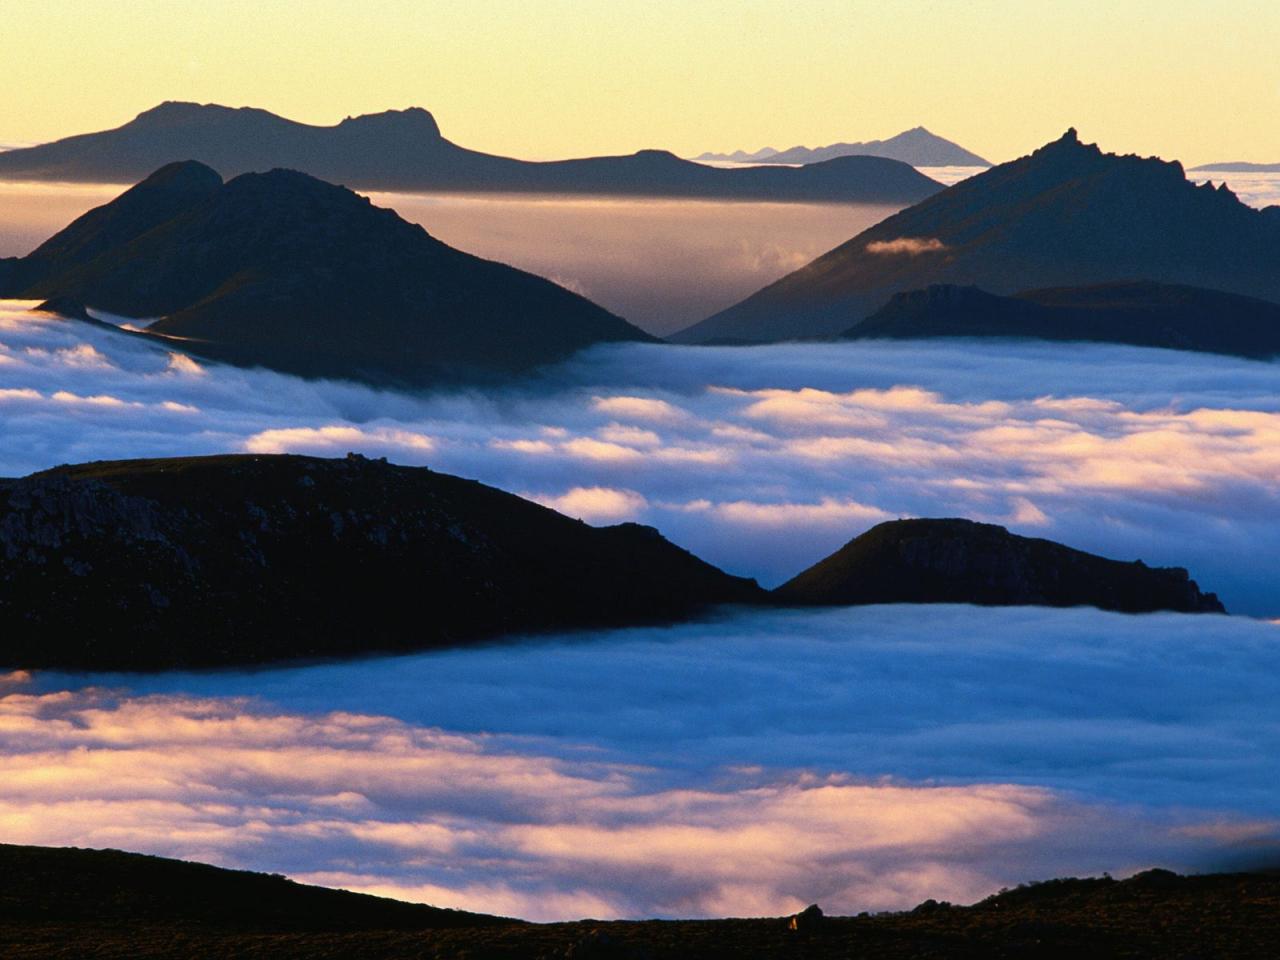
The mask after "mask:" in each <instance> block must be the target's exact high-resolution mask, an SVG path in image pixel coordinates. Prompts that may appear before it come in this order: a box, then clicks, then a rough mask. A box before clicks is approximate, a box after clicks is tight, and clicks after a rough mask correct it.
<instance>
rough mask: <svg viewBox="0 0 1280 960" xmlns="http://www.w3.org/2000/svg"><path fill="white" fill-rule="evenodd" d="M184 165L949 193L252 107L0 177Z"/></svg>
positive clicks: (814, 171)
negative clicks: (532, 152) (536, 157)
mask: <svg viewBox="0 0 1280 960" xmlns="http://www.w3.org/2000/svg"><path fill="white" fill-rule="evenodd" d="M181 160H198V161H200V162H202V163H204V164H206V165H208V166H210V167H213V168H214V169H215V170H217V171H218V172H219V173H221V174H222V175H223V176H225V177H235V176H239V175H240V174H243V173H255V172H256V173H262V172H265V171H268V170H273V169H275V168H278V167H281V168H287V169H292V170H300V171H302V172H303V173H309V174H311V175H312V176H314V177H319V178H320V179H323V180H329V181H331V182H333V183H344V184H348V185H351V186H355V187H359V188H361V189H376V190H422V191H435V192H455V193H458V192H461V193H490V192H497V193H555V194H565V193H567V194H603V195H621V196H659V197H703V198H721V199H739V200H743V199H753V200H789V201H801V200H803V201H818V200H828V201H843V202H865V203H914V202H915V201H917V200H920V199H923V198H924V197H927V196H928V195H929V194H931V193H933V192H935V191H936V190H938V189H940V187H939V185H938V184H937V183H935V182H934V181H933V180H930V179H929V178H928V177H926V176H924V175H922V174H920V173H918V172H916V171H915V170H913V169H910V168H909V167H907V166H906V165H904V164H900V163H895V162H892V161H889V160H885V159H883V158H874V157H862V158H858V159H849V158H841V159H840V160H839V161H835V162H831V163H825V164H819V165H816V166H813V167H811V168H809V169H803V170H793V169H786V168H762V169H755V168H752V169H745V170H718V169H713V168H711V167H707V166H704V165H703V164H699V163H693V162H691V161H688V160H681V159H680V158H679V157H676V156H675V155H674V154H671V153H668V152H666V151H664V150H641V151H640V152H638V153H634V154H631V155H629V156H616V157H591V158H585V159H580V160H557V161H549V162H531V161H526V160H515V159H512V158H509V157H499V156H494V155H492V154H487V153H479V152H477V151H475V150H468V149H466V148H464V147H460V146H458V145H456V144H454V143H452V142H450V141H449V140H446V139H445V138H444V136H443V135H442V134H441V132H440V128H439V126H438V125H437V124H436V121H435V118H434V117H433V116H432V115H431V114H430V113H428V112H427V111H426V110H422V109H420V108H417V107H413V108H410V109H408V110H388V111H387V112H385V113H377V114H370V115H367V116H361V117H349V118H347V119H346V120H343V121H342V122H341V123H339V124H337V125H336V126H332V127H319V126H311V125H308V124H303V123H296V122H294V121H292V120H286V119H284V118H283V117H278V116H276V115H275V114H273V113H268V112H267V111H265V110H257V109H253V108H249V107H242V108H239V109H233V108H230V107H223V106H218V105H216V104H204V105H201V104H195V103H174V102H169V103H162V104H161V105H160V106H158V107H155V108H153V109H151V110H147V111H146V112H144V113H141V114H139V115H138V116H137V117H136V118H134V119H133V120H131V121H129V122H128V123H126V124H125V125H124V126H122V127H117V128H116V129H114V130H104V131H101V132H99V133H87V134H81V135H79V136H74V137H67V138H66V139H64V140H58V141H56V142H54V143H46V144H42V145H40V146H36V147H28V148H26V149H19V150H11V151H8V152H5V153H2V154H0V179H8V180H71V181H95V182H106V183H133V182H135V181H136V180H139V179H141V178H142V177H145V176H146V175H147V174H149V173H150V172H151V171H153V170H155V169H157V168H159V167H161V166H163V165H165V164H168V163H172V162H176V161H181Z"/></svg>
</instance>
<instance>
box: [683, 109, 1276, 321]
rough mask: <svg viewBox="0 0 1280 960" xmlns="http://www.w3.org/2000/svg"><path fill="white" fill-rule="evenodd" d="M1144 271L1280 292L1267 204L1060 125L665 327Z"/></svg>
mask: <svg viewBox="0 0 1280 960" xmlns="http://www.w3.org/2000/svg"><path fill="white" fill-rule="evenodd" d="M1121 280H1125V281H1132V280H1152V281H1156V282H1159V283H1170V284H1185V285H1189V286H1197V287H1203V288H1207V289H1210V290H1221V291H1225V292H1228V293H1235V294H1240V295H1242V296H1248V297H1255V298H1258V299H1262V300H1269V301H1273V302H1280V207H1268V208H1266V209H1265V210H1255V209H1253V208H1251V207H1248V206H1246V205H1245V204H1243V203H1241V202H1240V201H1239V200H1238V199H1237V198H1236V196H1235V195H1234V194H1233V193H1231V191H1230V190H1228V189H1227V188H1226V187H1225V186H1223V187H1218V188H1214V187H1212V186H1210V185H1208V184H1205V185H1202V186H1196V185H1194V184H1192V183H1191V182H1190V181H1188V180H1187V178H1186V175H1185V173H1184V172H1183V169H1182V167H1181V165H1179V164H1177V163H1167V162H1164V161H1162V160H1159V159H1155V158H1140V157H1135V156H1116V155H1114V154H1107V153H1103V152H1102V151H1100V150H1099V149H1098V148H1097V147H1096V146H1092V145H1089V146H1086V145H1085V144H1082V143H1081V142H1080V140H1079V138H1078V137H1077V136H1076V132H1075V131H1074V130H1070V131H1068V132H1067V133H1066V135H1064V136H1063V137H1062V138H1061V139H1059V140H1057V141H1055V142H1053V143H1050V144H1048V145H1047V146H1044V147H1041V148H1040V149H1039V150H1037V151H1035V153H1033V154H1031V155H1030V156H1027V157H1023V158H1021V159H1019V160H1014V161H1012V162H1011V163H1005V164H1001V165H1000V166H998V167H994V168H992V169H991V170H988V171H986V172H984V173H981V174H978V175H977V176H975V177H971V178H969V179H967V180H964V181H962V182H960V183H958V184H956V185H955V186H952V187H950V188H948V189H947V190H945V191H943V192H942V193H939V194H936V195H934V196H932V197H930V198H929V199H927V200H924V201H922V202H921V203H918V204H916V205H915V206H913V207H909V208H908V209H906V210H903V211H902V212H901V213H898V214H895V215H894V216H891V217H889V218H888V219H886V220H883V221H881V222H880V223H878V224H877V225H875V226H874V227H871V228H870V229H869V230H865V231H863V232H862V233H860V234H858V235H857V236H856V237H854V238H853V239H852V240H849V241H847V242H846V243H844V244H842V245H841V246H839V247H836V248H835V249H834V250H832V251H830V252H829V253H827V254H824V255H823V256H821V257H819V258H818V259H817V260H815V261H813V262H812V263H810V264H808V265H807V266H805V267H802V268H801V269H799V270H797V271H795V272H794V273H791V274H789V275H788V276H785V277H783V278H782V279H781V280H779V281H777V282H776V283H773V284H771V285H769V286H767V287H765V288H764V289H762V290H760V291H758V292H757V293H755V294H753V295H752V296H750V297H748V298H747V299H746V300H744V301H742V302H741V303H738V304H736V305H734V306H732V307H729V308H728V309H727V310H724V311H721V312H720V313H717V314H715V315H714V316H712V317H709V318H708V319H706V320H703V321H702V322H700V323H697V324H695V325H693V326H692V327H690V328H688V329H686V330H684V331H681V332H680V333H678V334H676V335H675V336H674V337H672V338H671V339H673V340H675V341H676V342H682V343H707V342H768V341H777V340H786V339H792V338H796V337H815V336H816V337H821V336H833V335H836V334H839V333H842V332H843V331H845V330H847V329H849V328H850V327H852V326H854V325H855V324H857V323H858V322H860V321H861V320H863V319H864V318H866V317H867V316H868V315H869V314H871V313H872V312H874V311H876V310H877V309H879V308H880V307H881V306H883V305H884V304H885V303H886V302H888V300H889V299H890V298H891V297H892V296H893V295H894V294H895V293H900V292H902V291H906V290H915V289H923V288H925V287H928V286H930V285H932V284H952V285H961V286H967V285H974V286H978V287H981V288H983V289H984V290H987V291H989V292H991V293H995V294H999V295H1010V294H1015V293H1018V292H1019V291H1025V290H1037V289H1047V288H1055V287H1075V286H1086V285H1092V284H1099V283H1109V282H1112V281H1121Z"/></svg>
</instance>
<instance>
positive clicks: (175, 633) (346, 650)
mask: <svg viewBox="0 0 1280 960" xmlns="http://www.w3.org/2000/svg"><path fill="white" fill-rule="evenodd" d="M764 597H765V594H764V592H763V591H762V590H760V588H759V587H757V586H756V584H755V581H753V580H744V579H740V578H738V577H732V576H729V575H727V574H725V573H722V572H721V571H719V570H717V569H716V568H715V567H712V566H710V565H709V564H706V563H704V562H702V561H701V560H699V559H698V558H697V557H694V556H693V555H692V554H690V553H687V552H686V551H684V550H682V549H680V548H679V547H676V546H674V545H673V544H671V543H669V542H668V541H667V540H664V539H663V538H662V537H661V536H660V535H659V534H658V532H657V531H656V530H653V529H652V528H649V527H642V526H639V525H637V524H620V525H617V526H612V527H603V528H596V527H591V526H588V525H586V524H584V523H582V522H581V521H578V520H572V519H570V518H568V517H565V516H562V515H560V514H558V513H556V512H555V511H554V510H550V509H547V508H546V507H542V506H539V505H538V504H535V503H531V502H529V501H527V500H522V499H521V498H519V497H516V496H513V495H512V494H509V493H503V492H502V491H500V490H495V489H493V488H492V487H487V486H484V485H483V484H480V483H476V482H474V481H471V480H463V479H460V478H458V477H452V476H449V475H447V474H441V473H435V472H433V471H431V470H428V469H426V468H413V467H399V466H393V465H389V464H387V463H385V462H382V461H373V460H367V459H365V458H363V457H360V456H356V455H354V454H353V455H350V456H348V457H347V459H345V460H323V459H316V458H312V457H300V456H248V455H241V456H215V457H195V458H187V459H169V460H126V461H118V462H100V463H89V464H83V465H80V466H69V467H58V468H56V469H53V470H50V471H46V472H44V473H37V474H33V475H31V476H29V477H26V478H24V479H20V480H5V481H3V482H0V622H2V623H3V624H4V630H3V632H2V633H0V664H2V665H4V666H10V667H21V668H25V667H30V668H41V667H50V668H52V667H66V668H76V669H79V668H87V669H124V670H151V669H161V668H166V667H173V666H179V665H184V666H213V665H223V664H238V663H255V662H266V661H275V660H284V659H288V658H296V657H330V656H353V655H360V654H368V653H373V652H376V651H388V650H416V649H424V648H430V647H439V646H444V645H451V644H459V643H466V642H471V641H474V640H477V639H480V638H484V637H492V636H496V635H499V634H509V633H519V632H527V631H540V630H565V629H573V628H579V627H606V626H622V625H631V624H640V623H657V622H668V621H673V620H679V619H682V618H686V617H688V616H690V615H692V614H694V613H695V612H697V611H699V610H701V609H702V608H704V607H706V606H709V605H711V604H719V603H733V602H748V603H749V602H757V601H761V600H763V599H764Z"/></svg>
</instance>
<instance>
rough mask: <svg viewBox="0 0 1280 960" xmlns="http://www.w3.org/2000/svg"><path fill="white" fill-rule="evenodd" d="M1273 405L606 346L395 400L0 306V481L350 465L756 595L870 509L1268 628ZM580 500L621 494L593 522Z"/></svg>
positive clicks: (1219, 367)
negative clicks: (375, 467)
mask: <svg viewBox="0 0 1280 960" xmlns="http://www.w3.org/2000/svg"><path fill="white" fill-rule="evenodd" d="M1277 397H1280V365H1276V364H1268V363H1257V362H1249V361H1242V360H1233V359H1229V358H1222V357H1211V356H1204V355H1194V354H1179V353H1171V352H1167V351H1158V350H1143V349H1139V348H1130V347H1110V346H1100V345H1094V346H1090V345H1080V344H1028V343H999V342H987V343H983V344H982V345H981V346H980V347H978V346H974V345H970V344H967V343H964V342H932V343H911V344H902V343H898V344H895V343H850V344H812V345H804V344H788V345H779V346H773V347H757V348H739V349H733V348H697V349H693V348H676V347H664V346H643V345H642V346H622V347H611V348H604V349H599V350H595V351H592V352H589V353H587V354H584V355H582V356H580V357H579V358H578V359H576V360H574V361H573V362H571V363H569V364H567V365H565V366H563V367H561V368H559V370H557V371H556V372H554V373H553V374H549V375H544V376H543V377H541V378H540V379H537V380H531V381H529V382H526V383H523V384H518V385H515V386H513V387H512V388H510V389H509V390H506V391H501V392H496V393H489V394H482V393H477V392H470V391H461V392H454V393H443V394H434V395H420V396H414V395H408V394H400V393H393V392H386V391H377V390H371V389H368V388H366V387H362V386H358V385H355V384H349V383H336V382H307V381H303V380H299V379H297V378H293V377H286V376H281V375H278V374H273V373H269V372H265V371H260V370H259V371H246V370H236V369H231V368H227V367H222V366H218V365H215V364H200V363H196V362H194V361H190V360H186V359H175V358H174V355H173V354H172V353H171V352H170V351H167V350H163V349H156V348H154V347H151V346H149V345H146V344H142V343H137V342H134V341H131V340H128V339H127V338H124V337H121V336H120V335H117V334H112V333H110V332H106V331H101V330H96V329H92V328H89V327H86V326H82V325H78V324H74V323H68V322H63V321H58V320H54V319H52V318H48V317H43V318H42V317H39V316H38V315H35V314H31V313H30V312H28V311H25V310H23V309H21V307H20V305H17V304H10V305H8V306H7V307H3V308H0V427H2V428H3V430H4V432H5V436H6V437H7V438H11V440H10V442H8V443H6V444H5V445H4V447H3V448H0V473H6V474H10V475H13V474H21V473H26V472H29V471H31V470H35V469H40V468H44V467H48V466H52V465H54V464H56V463H61V462H74V461H78V460H88V459H98V458H110V457H129V456H161V455H166V454H192V453H215V452H224V451H237V450H240V451H264V452H278V451H290V452H297V453H313V454H320V455H327V456H341V455H343V454H344V453H346V452H347V451H348V450H356V451H359V452H363V453H366V454H369V455H375V456H385V457H388V458H389V459H391V460H393V461H396V462H402V463H411V464H422V463H429V464H431V465H432V466H433V467H435V468H437V469H440V470H446V471H450V472H454V473H459V474H462V475H465V476H471V477H475V478H477V479H480V480H483V481H486V482H489V483H493V484H495V485H497V486H500V487H503V488H505V489H509V490H516V491H522V492H524V493H526V494H528V495H530V496H532V497H534V498H536V499H538V500H540V501H542V502H544V503H561V502H563V503H566V504H573V503H576V504H578V505H579V509H580V511H581V512H580V513H579V514H578V515H581V516H583V517H588V518H593V519H596V520H598V521H600V522H611V521H612V520H613V519H616V518H624V517H625V518H627V519H636V520H640V521H642V522H646V523H651V524H653V525H655V526H657V527H658V528H659V529H661V530H662V531H663V532H664V533H666V534H667V535H668V536H670V537H671V538H673V539H674V540H676V541H677V542H678V543H680V544H681V545H682V546H685V547H688V548H689V549H691V550H693V551H694V552H695V553H698V554H699V555H700V556H703V557H705V558H706V559H708V560H710V561H711V562H713V563H716V564H718V565H720V566H722V567H725V568H726V569H729V570H731V571H732V572H735V573H740V574H744V575H749V576H756V577H758V578H760V579H761V580H762V581H763V582H765V583H767V584H773V583H778V582H781V581H782V580H784V579H786V578H787V577H789V576H791V575H793V574H795V573H796V572H798V571H799V570H800V569H802V568H804V567H805V566H808V565H809V564H811V563H813V562H815V561H816V560H818V559H820V558H821V557H822V556H824V555H825V554H826V553H828V552H830V551H831V550H834V549H835V548H837V547H838V546H840V545H841V544H842V543H844V542H845V541H847V540H848V539H849V538H850V537H852V536H854V535H856V534H857V533H859V532H861V531H862V530H865V529H866V528H867V527H869V526H870V525H871V524H873V523H875V522H877V521H878V520H880V519H885V518H889V517H898V516H939V515H946V516H969V517H973V518H975V519H985V520H990V521H994V522H1000V523H1005V524H1009V525H1011V526H1012V527H1013V528H1015V529H1017V530H1021V531H1023V532H1027V533H1035V534H1037V535H1043V536H1050V537H1052V538H1054V539H1057V540H1061V541H1063V542H1066V543H1069V544H1071V545H1073V546H1078V547H1081V548H1082V549H1087V550H1093V551H1095V552H1100V553H1104V554H1107V555H1111V556H1116V557H1119V558H1122V559H1133V558H1138V557H1141V558H1142V559H1143V560H1145V561H1147V562H1148V563H1156V564H1179V565H1185V566H1187V567H1189V568H1190V569H1191V571H1192V573H1193V575H1195V576H1196V577H1197V578H1198V579H1199V580H1200V581H1201V582H1202V584H1203V585H1204V586H1206V587H1207V588H1209V589H1213V590H1216V591H1218V592H1220V593H1221V594H1222V595H1223V597H1224V600H1225V602H1226V603H1227V604H1228V606H1229V607H1230V608H1231V609H1233V610H1238V611H1242V612H1249V613H1255V614H1268V615H1275V614H1277V613H1280V607H1278V606H1277V601H1276V597H1275V591H1274V588H1273V585H1274V582H1275V579H1276V577H1277V576H1278V575H1280V561H1278V560H1275V559H1273V558H1275V557H1280V519H1277V518H1280V509H1278V508H1280V453H1278V452H1277V451H1280V400H1277V399H1276V398H1277ZM584 490H586V491H592V490H609V491H627V492H629V494H630V498H629V499H628V500H627V501H626V503H625V504H624V503H623V502H622V501H621V500H618V499H617V498H616V497H615V498H614V502H613V505H612V506H608V507H604V506H602V507H601V508H600V509H596V510H592V509H590V506H591V505H590V504H587V499H586V497H585V495H584V494H583V493H581V492H580V491H584ZM575 491H579V492H576V493H575ZM566 497H568V498H569V499H568V500H566V499H564V498H566ZM595 497H596V501H597V505H598V506H599V505H602V504H603V501H602V500H600V495H599V494H596V495H595ZM583 504H587V507H586V508H585V509H583V508H582V505H583ZM1244 557H1247V558H1248V562H1242V558H1244Z"/></svg>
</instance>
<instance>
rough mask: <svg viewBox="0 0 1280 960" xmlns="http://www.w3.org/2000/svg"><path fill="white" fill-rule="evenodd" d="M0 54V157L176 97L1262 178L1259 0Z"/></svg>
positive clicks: (181, 0)
mask: <svg viewBox="0 0 1280 960" xmlns="http://www.w3.org/2000/svg"><path fill="white" fill-rule="evenodd" d="M0 43H2V44H3V46H2V47H0V49H2V50H3V55H2V57H0V142H41V141H45V140H49V139H54V138H57V137H60V136H65V135H67V134H71V133H80V132H86V131H89V130H97V129H103V128H107V127H112V126H117V125H119V124H120V123H123V122H125V121H127V120H128V119H130V118H131V117H133V116H134V115H135V114H137V113H138V112H140V111H142V110H144V109H146V108H148V107H151V106H154V105H155V104H156V103H158V102H160V101H162V100H195V101H199V102H216V103H223V104H227V105H231V106H244V105H252V106H259V107H264V108H266V109H269V110H272V111H274V112H276V113H280V114H283V115H285V116H289V117H292V118H294V119H298V120H303V121H306V122H311V123H323V124H329V123H335V122H337V121H339V120H341V119H342V118H343V117H344V116H347V115H350V114H359V113H369V112H375V111H379V110H383V109H386V108H388V107H406V106H411V105H416V106H423V107H426V108H427V109H429V110H431V111H432V112H433V113H435V115H436V118H437V119H438V120H439V122H440V125H441V127H442V129H443V131H444V133H445V135H446V136H447V137H449V138H450V139H451V140H454V141H455V142H458V143H461V144H463V145H465V146H470V147H474V148H477V149H482V150H489V151H493V152H498V153H505V154H510V155H513V156H521V157H529V158H552V157H563V156H575V155H584V154H600V153H623V152H630V151H632V150H635V149H639V148H642V147H664V148H668V149H671V150H674V151H675V152H677V153H680V154H683V155H691V154H695V153H699V152H701V151H702V150H705V149H715V150H728V149H734V148H739V147H743V148H747V149H755V148H758V147H761V146H764V145H770V146H774V147H779V148H783V147H788V146H792V145H794V144H797V143H804V144H807V145H810V146H812V145H816V144H820V143H829V142H832V141H836V140H855V139H856V140H862V139H871V138H878V137H886V136H890V135H892V134H894V133H897V132H898V131H900V130H902V129H905V128H907V127H912V126H915V125H917V124H922V125H924V126H927V127H929V128H930V129H932V130H933V131H934V132H936V133H939V134H941V135H943V136H947V137H949V138H951V139H954V140H956V141H958V142H960V143H961V144H963V145H964V146H966V147H968V148H970V149H972V150H974V151H976V152H978V153H980V154H983V155H985V156H987V157H988V158H989V159H992V160H996V161H999V160H1004V159H1009V158H1011V157H1014V156H1017V155H1020V154H1022V153H1025V152H1026V151H1027V150H1029V149H1031V148H1033V147H1035V146H1037V145H1039V144H1040V143H1042V142H1044V141H1046V140H1049V139H1051V138H1054V137H1056V136H1058V135H1059V134H1061V132H1062V131H1063V130H1064V129H1065V128H1066V127H1067V126H1070V125H1075V126H1077V127H1079V128H1080V131H1081V134H1082V136H1083V137H1084V139H1086V140H1090V141H1097V142H1099V143H1101V144H1102V145H1103V146H1104V147H1106V148H1108V149H1113V150H1118V151H1121V152H1130V151H1135V152H1139V153H1144V154H1160V155H1162V156H1165V157H1170V158H1177V159H1181V160H1183V161H1186V162H1188V163H1192V164H1195V163H1201V162H1208V161H1212V160H1224V159H1227V160H1232V159H1248V160H1259V161H1272V162H1275V161H1280V120H1278V119H1277V118H1280V54H1278V53H1277V51H1278V50H1280V3H1277V2H1276V0H1217V2H1207V0H1162V2H1158V0H1073V2H1058V0H878V2H864V0H839V2H838V0H642V2H637V3H626V2H623V0H461V2H452V0H450V2H431V0H359V2H357V0H199V2H195V0H0Z"/></svg>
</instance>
